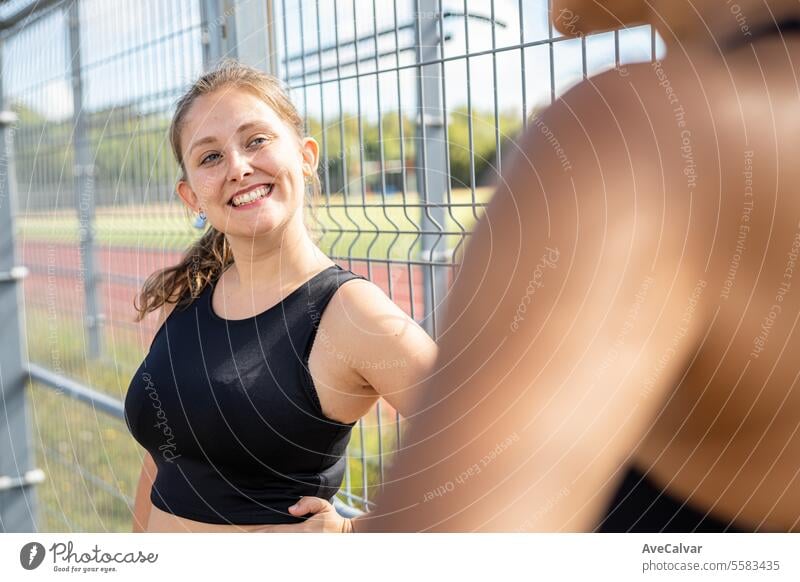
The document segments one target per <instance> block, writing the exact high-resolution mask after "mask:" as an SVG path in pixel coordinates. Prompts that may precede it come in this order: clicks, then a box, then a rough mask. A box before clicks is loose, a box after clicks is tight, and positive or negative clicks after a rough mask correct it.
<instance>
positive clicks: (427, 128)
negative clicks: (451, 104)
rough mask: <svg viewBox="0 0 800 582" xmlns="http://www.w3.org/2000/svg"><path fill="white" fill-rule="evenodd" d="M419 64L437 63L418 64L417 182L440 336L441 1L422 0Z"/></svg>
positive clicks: (443, 284)
mask: <svg viewBox="0 0 800 582" xmlns="http://www.w3.org/2000/svg"><path fill="white" fill-rule="evenodd" d="M415 21H416V35H417V39H416V40H417V62H418V63H426V62H432V64H428V65H424V66H419V67H417V94H418V107H419V118H418V120H417V184H418V190H419V195H420V199H421V201H422V202H423V208H422V231H423V235H422V248H421V259H422V261H425V262H429V264H428V265H425V267H423V268H424V271H423V284H424V296H425V314H424V320H425V326H426V329H427V331H428V333H430V334H431V335H432V336H433V337H436V336H437V335H438V330H437V321H436V305H437V303H439V302H441V301H442V298H443V297H444V295H445V293H446V292H447V271H446V268H444V267H441V266H437V265H436V264H437V263H443V262H446V261H447V259H448V257H449V254H448V253H447V244H446V243H447V241H446V238H445V237H444V236H442V235H441V234H436V233H437V232H442V231H445V230H446V222H445V211H444V206H443V204H444V198H445V193H446V192H447V181H448V180H449V179H450V176H449V175H448V174H447V143H445V133H444V125H445V123H446V122H447V120H446V119H444V108H443V103H442V72H441V65H440V63H438V62H435V61H436V60H437V59H440V58H442V56H443V54H444V53H443V50H442V47H443V39H442V38H441V37H440V35H439V27H438V23H439V0H416V14H415Z"/></svg>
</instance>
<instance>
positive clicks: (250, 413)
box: [125, 266, 363, 525]
mask: <svg viewBox="0 0 800 582" xmlns="http://www.w3.org/2000/svg"><path fill="white" fill-rule="evenodd" d="M356 278H363V277H359V276H358V275H354V274H353V273H351V272H349V271H346V270H344V269H342V268H341V267H338V266H331V267H329V268H327V269H325V270H324V271H322V272H320V273H318V274H317V275H315V276H314V277H313V278H311V279H310V280H309V281H307V282H306V283H304V284H303V285H301V286H300V287H299V288H298V289H296V290H295V291H293V292H292V293H290V294H289V295H288V296H286V297H285V298H284V299H283V301H281V302H280V303H278V304H277V305H275V306H273V307H271V308H270V309H267V310H266V311H264V312H262V313H260V314H258V315H256V316H253V317H250V318H247V319H242V320H226V319H222V318H220V317H219V316H217V315H216V314H215V313H214V312H213V309H212V306H211V295H212V293H213V285H209V286H207V287H206V289H205V290H204V291H203V293H202V294H201V295H200V296H199V297H198V298H197V299H196V300H195V301H194V302H193V303H192V304H191V305H189V306H188V307H187V308H186V309H182V310H178V309H175V310H174V311H173V312H172V313H171V314H170V315H169V317H168V318H167V320H166V321H165V322H164V324H163V325H162V327H161V329H159V330H158V332H157V333H156V336H155V338H154V339H153V343H152V345H151V346H150V351H149V353H148V354H147V356H146V357H145V359H144V362H142V364H141V366H140V367H139V369H138V371H137V372H136V374H135V375H134V377H133V380H132V381H131V384H130V387H129V388H128V393H127V395H126V398H125V419H126V422H127V424H128V428H129V429H130V431H131V433H132V434H133V437H134V438H135V439H136V440H137V441H138V442H139V443H140V444H141V445H142V446H143V447H144V448H145V449H147V450H148V451H149V453H150V454H151V455H152V457H153V460H154V461H155V463H156V466H157V467H158V473H157V475H156V479H155V482H154V483H153V488H152V491H151V493H150V500H151V501H152V503H153V505H154V506H156V507H157V508H159V509H161V510H163V511H166V512H169V513H172V514H175V515H178V516H181V517H185V518H188V519H193V520H196V521H201V522H205V523H229V524H242V525H244V524H278V523H297V522H301V521H303V519H302V518H297V517H294V516H292V515H290V514H289V513H288V510H287V509H288V507H289V506H290V505H292V504H293V503H295V502H296V501H297V500H298V499H299V498H300V497H301V496H305V495H308V496H316V497H322V498H325V499H329V500H330V499H332V497H333V496H334V495H335V494H336V492H337V491H338V489H339V486H340V485H341V482H342V476H343V474H344V469H345V462H346V460H345V458H344V456H343V455H344V452H345V448H346V447H347V442H348V440H349V438H350V431H351V429H352V427H353V424H354V423H352V424H342V423H339V422H336V421H334V420H331V419H329V418H327V417H325V415H324V414H323V412H322V408H321V406H320V402H319V399H318V397H317V393H316V390H315V388H314V385H313V381H312V379H311V375H310V373H309V371H308V358H309V355H310V352H311V346H312V344H313V342H314V338H315V336H316V332H317V328H318V326H319V321H320V319H321V318H322V313H323V312H324V310H325V308H326V306H327V305H328V303H329V301H330V300H331V298H332V297H333V295H334V293H336V290H337V289H338V288H339V287H340V286H341V285H343V284H344V283H346V282H347V281H350V280H352V279H356ZM320 341H323V342H324V343H326V344H328V343H331V345H332V338H323V337H320ZM323 347H324V346H323Z"/></svg>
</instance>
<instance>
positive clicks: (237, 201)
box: [231, 184, 273, 206]
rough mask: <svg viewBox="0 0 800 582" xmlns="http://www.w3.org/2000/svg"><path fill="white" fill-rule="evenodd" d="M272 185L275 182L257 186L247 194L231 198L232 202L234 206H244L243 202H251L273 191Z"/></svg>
mask: <svg viewBox="0 0 800 582" xmlns="http://www.w3.org/2000/svg"><path fill="white" fill-rule="evenodd" d="M272 186H273V184H270V185H269V186H262V187H261V188H256V189H255V190H251V191H250V192H247V193H246V194H240V195H239V196H235V197H234V198H233V199H232V200H231V204H233V205H234V206H242V205H243V204H249V203H250V202H253V201H255V200H258V199H259V198H263V197H264V196H267V195H268V194H269V193H270V192H272Z"/></svg>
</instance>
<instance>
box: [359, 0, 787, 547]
mask: <svg viewBox="0 0 800 582" xmlns="http://www.w3.org/2000/svg"><path fill="white" fill-rule="evenodd" d="M552 18H553V21H554V24H555V26H556V27H557V28H558V29H559V30H561V31H562V32H563V33H565V34H569V35H581V34H587V33H590V32H595V31H599V30H606V29H610V28H616V27H624V26H633V25H637V24H641V23H649V24H651V25H652V26H654V27H655V28H656V29H657V30H658V32H659V34H660V35H661V36H662V37H663V39H664V40H665V42H666V44H667V56H666V58H665V59H664V60H663V62H655V63H642V64H637V65H634V66H627V67H625V68H624V69H617V70H612V71H609V72H607V73H604V74H602V75H599V76H597V77H594V78H591V79H587V80H585V81H583V82H582V83H580V84H579V85H577V86H576V87H574V88H573V89H571V90H570V91H568V92H567V93H566V94H565V95H564V96H563V97H562V98H561V99H559V100H558V101H556V102H555V103H553V104H552V106H550V107H549V108H548V109H547V110H546V111H545V112H544V113H543V114H542V115H541V116H540V117H538V118H536V119H533V120H531V122H530V123H529V124H528V128H527V131H526V132H525V133H524V136H523V137H522V138H521V140H520V141H519V143H518V144H516V145H517V152H516V154H515V156H516V160H515V161H514V163H513V164H511V165H509V166H508V169H507V171H506V172H505V173H504V176H503V182H502V184H501V185H500V186H499V187H498V190H497V192H496V194H495V196H494V198H493V199H492V201H491V204H490V205H489V207H488V209H487V212H486V216H485V217H484V218H483V219H482V220H481V221H480V223H479V225H478V226H477V228H476V231H475V234H474V237H473V238H472V240H471V242H470V245H469V247H468V249H467V251H466V255H465V258H464V261H463V265H462V267H461V269H460V272H459V273H458V276H457V278H456V280H455V282H454V285H453V288H452V292H451V295H450V296H449V298H448V303H447V309H446V318H447V322H446V326H445V327H446V331H445V332H444V334H443V335H442V338H441V343H440V353H439V359H438V364H437V370H438V372H437V374H436V375H435V377H433V378H432V379H431V381H430V382H429V386H428V389H427V390H424V391H423V393H424V397H423V398H422V400H423V404H422V405H421V407H420V408H419V410H418V411H417V413H416V414H415V415H414V417H413V421H412V423H411V426H410V430H409V434H408V435H407V437H406V438H405V439H404V448H403V450H402V451H401V453H400V454H399V457H398V459H397V462H396V463H395V465H394V467H393V469H392V470H391V471H390V473H389V474H388V476H387V479H386V484H385V488H384V492H383V494H382V496H381V497H380V498H379V499H378V504H377V509H376V511H374V512H373V513H372V514H370V515H368V516H365V517H363V518H359V519H357V520H356V521H355V529H356V531H397V530H401V531H407V530H411V531H503V532H512V531H592V530H594V531H617V532H619V531H647V532H658V531H679V532H688V531H711V532H715V531H797V530H800V481H798V473H800V434H798V428H799V427H800V387H798V386H797V381H798V376H799V375H800V363H799V362H798V359H797V354H798V353H800V336H799V335H798V334H797V333H795V330H796V329H797V324H798V320H799V319H800V263H798V253H800V195H798V184H800V163H798V160H797V152H798V151H800V100H799V99H798V98H799V97H800V3H798V2H797V0H740V1H739V2H738V3H737V4H735V5H734V4H730V3H722V2H718V1H714V0H693V1H692V2H688V1H684V0H651V1H650V2H645V1H641V0H619V1H608V2H596V1H593V0H572V1H569V0H555V1H554V2H553V12H552Z"/></svg>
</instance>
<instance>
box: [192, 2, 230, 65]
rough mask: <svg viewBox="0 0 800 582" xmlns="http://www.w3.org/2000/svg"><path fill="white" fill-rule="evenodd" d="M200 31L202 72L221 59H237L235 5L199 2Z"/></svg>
mask: <svg viewBox="0 0 800 582" xmlns="http://www.w3.org/2000/svg"><path fill="white" fill-rule="evenodd" d="M200 30H201V34H202V39H201V42H202V43H203V69H204V70H206V71H207V70H209V69H211V68H213V67H214V65H215V64H216V63H217V62H219V61H220V60H221V59H223V58H226V57H230V58H234V59H235V58H237V56H238V52H237V47H236V5H235V3H234V2H233V1H232V0H200Z"/></svg>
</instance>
